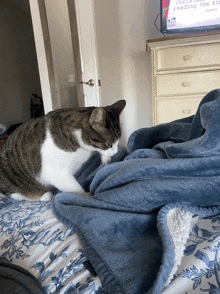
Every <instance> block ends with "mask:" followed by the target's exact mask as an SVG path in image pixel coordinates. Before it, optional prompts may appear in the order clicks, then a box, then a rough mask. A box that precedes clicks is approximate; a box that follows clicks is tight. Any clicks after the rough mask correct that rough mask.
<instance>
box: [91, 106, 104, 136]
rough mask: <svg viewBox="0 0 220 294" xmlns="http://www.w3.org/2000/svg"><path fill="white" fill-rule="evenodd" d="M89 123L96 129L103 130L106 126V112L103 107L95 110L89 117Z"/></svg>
mask: <svg viewBox="0 0 220 294" xmlns="http://www.w3.org/2000/svg"><path fill="white" fill-rule="evenodd" d="M89 123H90V125H91V126H92V128H93V129H94V130H96V131H101V130H102V129H103V128H104V127H105V126H106V113H105V110H104V109H103V108H102V107H97V108H95V109H94V110H93V112H92V114H91V115H90V118H89Z"/></svg>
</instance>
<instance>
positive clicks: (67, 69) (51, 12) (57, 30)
mask: <svg viewBox="0 0 220 294" xmlns="http://www.w3.org/2000/svg"><path fill="white" fill-rule="evenodd" d="M45 5H46V11H47V18H48V27H49V33H50V38H51V47H52V55H53V60H54V70H55V78H56V90H57V94H58V97H57V98H58V104H59V107H77V106H78V102H77V93H76V85H75V69H74V60H73V49H72V40H71V34H70V23H69V14H68V9H67V1H66V0H62V1H61V0H45ZM69 75H72V77H71V79H72V81H71V82H69V81H68V78H67V76H69Z"/></svg>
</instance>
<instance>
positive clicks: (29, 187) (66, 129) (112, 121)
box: [0, 100, 126, 201]
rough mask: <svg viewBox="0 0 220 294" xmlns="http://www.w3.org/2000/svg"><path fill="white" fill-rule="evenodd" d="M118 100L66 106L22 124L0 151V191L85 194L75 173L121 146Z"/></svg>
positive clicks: (43, 196) (27, 195) (47, 196)
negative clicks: (94, 154)
mask: <svg viewBox="0 0 220 294" xmlns="http://www.w3.org/2000/svg"><path fill="white" fill-rule="evenodd" d="M125 104H126V102H125V100H120V101H118V102H116V103H114V104H112V105H110V106H106V107H82V108H78V109H71V108H64V109H57V110H55V111H51V112H50V113H48V114H47V115H46V116H43V117H40V118H37V119H32V120H30V121H29V122H27V123H24V124H22V125H21V126H19V127H18V128H17V129H16V130H15V131H14V132H13V133H12V134H11V135H10V136H9V137H8V139H7V141H6V144H5V145H4V146H3V147H2V149H1V151H0V192H1V193H3V194H5V195H6V196H11V197H12V198H13V199H16V200H24V199H29V200H42V201H49V200H51V198H52V196H53V194H52V192H51V191H52V188H53V187H55V188H57V189H58V190H60V191H64V192H76V193H80V194H85V191H84V190H83V188H82V187H81V186H80V185H79V183H78V182H77V181H76V179H75V178H74V176H73V175H74V174H75V173H76V172H77V171H78V170H79V169H80V168H81V167H82V165H83V164H84V163H85V162H86V161H87V159H88V158H89V157H90V155H91V153H92V152H94V151H98V152H99V153H100V154H101V158H102V162H103V163H107V162H108V161H109V159H110V158H111V156H113V155H114V154H116V153H117V151H118V141H119V138H120V136H121V128H120V121H119V116H120V113H121V112H122V110H123V109H124V107H125Z"/></svg>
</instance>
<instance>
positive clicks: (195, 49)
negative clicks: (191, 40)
mask: <svg viewBox="0 0 220 294" xmlns="http://www.w3.org/2000/svg"><path fill="white" fill-rule="evenodd" d="M156 59H157V70H158V71H160V70H172V69H184V68H193V67H207V66H219V65H220V43H214V44H203V45H194V46H187V47H174V48H163V49H159V50H157V53H156Z"/></svg>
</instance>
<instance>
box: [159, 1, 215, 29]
mask: <svg viewBox="0 0 220 294" xmlns="http://www.w3.org/2000/svg"><path fill="white" fill-rule="evenodd" d="M214 29H216V30H217V29H220V0H161V31H162V32H163V33H181V32H187V31H198V30H200V31H209V30H214Z"/></svg>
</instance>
